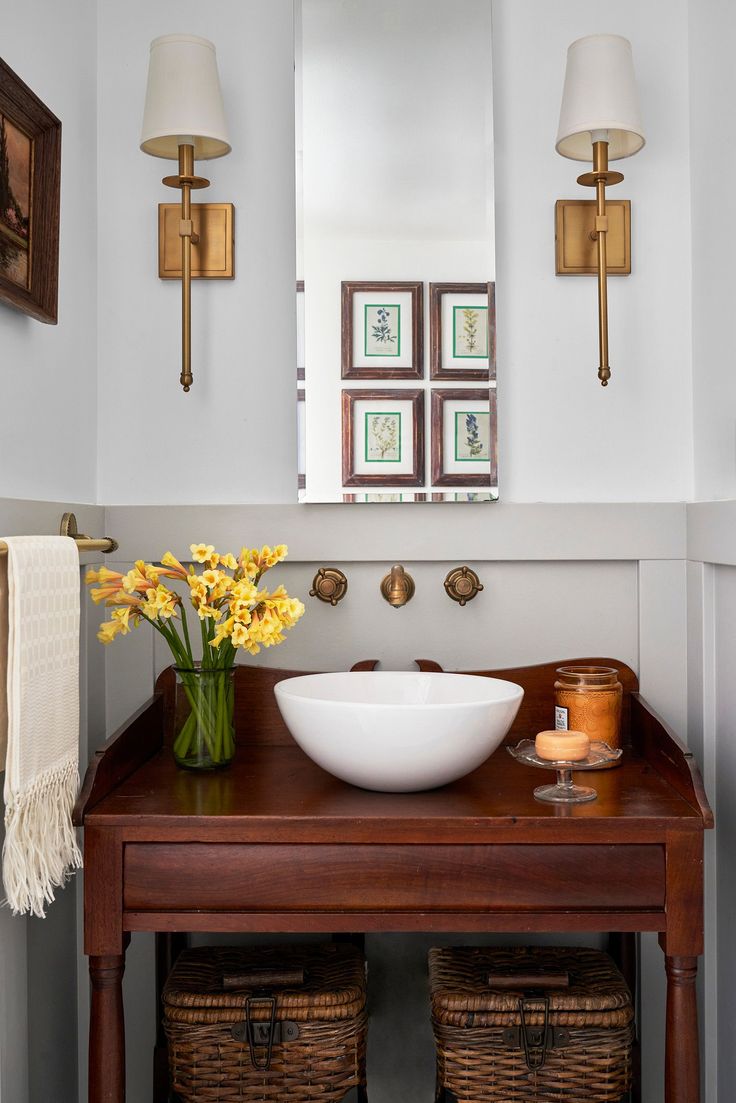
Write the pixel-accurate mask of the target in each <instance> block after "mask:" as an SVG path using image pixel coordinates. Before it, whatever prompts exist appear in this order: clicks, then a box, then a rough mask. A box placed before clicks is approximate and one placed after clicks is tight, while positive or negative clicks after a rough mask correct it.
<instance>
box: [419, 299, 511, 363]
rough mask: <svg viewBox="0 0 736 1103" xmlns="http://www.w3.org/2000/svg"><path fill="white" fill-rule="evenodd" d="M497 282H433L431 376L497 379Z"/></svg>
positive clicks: (430, 309) (430, 305) (430, 326)
mask: <svg viewBox="0 0 736 1103" xmlns="http://www.w3.org/2000/svg"><path fill="white" fill-rule="evenodd" d="M495 288H496V285H495V284H494V283H431V284H430V285H429V337H430V341H429V343H430V362H429V375H430V378H431V379H456V380H459V381H460V380H461V381H466V380H473V379H483V380H486V379H495V378H496V295H495Z"/></svg>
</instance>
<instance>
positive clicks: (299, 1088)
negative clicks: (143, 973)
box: [163, 943, 367, 1103]
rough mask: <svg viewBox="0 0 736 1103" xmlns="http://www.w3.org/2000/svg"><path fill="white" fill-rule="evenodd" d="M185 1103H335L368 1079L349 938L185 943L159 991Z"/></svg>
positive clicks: (359, 988)
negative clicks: (191, 946) (273, 943)
mask: <svg viewBox="0 0 736 1103" xmlns="http://www.w3.org/2000/svg"><path fill="white" fill-rule="evenodd" d="M163 1002H164V1028H165V1030H166V1036H167V1038H168V1043H169V1066H170V1070H171V1083H172V1087H173V1090H174V1091H175V1092H176V1093H177V1095H178V1098H179V1099H180V1100H182V1101H183V1103H190V1100H197V1101H198V1103H200V1101H205V1100H206V1101H207V1103H281V1101H283V1100H287V1099H288V1100H289V1103H313V1101H314V1100H317V1099H319V1100H320V1103H341V1101H342V1100H343V1099H344V1097H345V1096H346V1095H347V1094H348V1092H349V1091H350V1090H351V1089H352V1088H354V1087H356V1086H359V1085H363V1086H364V1085H365V1044H366V1029H367V1020H366V1012H365V964H364V961H363V957H362V955H361V954H360V952H359V951H358V950H357V949H356V948H355V947H354V946H351V945H349V944H347V943H327V944H325V945H316V944H315V945H309V946H277V947H268V948H264V947H256V948H248V949H241V948H230V947H228V948H217V947H207V948H204V949H196V950H187V951H185V952H184V953H183V954H182V955H181V956H180V958H179V959H178V961H177V963H176V965H175V966H174V969H173V970H172V972H171V975H170V976H169V979H168V981H167V982H166V986H165V988H164V994H163Z"/></svg>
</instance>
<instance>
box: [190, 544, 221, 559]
mask: <svg viewBox="0 0 736 1103" xmlns="http://www.w3.org/2000/svg"><path fill="white" fill-rule="evenodd" d="M189 550H190V552H191V553H192V559H193V560H194V562H195V563H208V562H209V560H210V559H211V558H212V556H213V555H214V554H215V545H214V544H190V545H189Z"/></svg>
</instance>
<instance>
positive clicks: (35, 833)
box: [3, 759, 82, 919]
mask: <svg viewBox="0 0 736 1103" xmlns="http://www.w3.org/2000/svg"><path fill="white" fill-rule="evenodd" d="M78 789H79V769H78V766H77V762H76V760H75V759H71V760H70V761H68V762H67V763H66V764H65V765H63V766H60V767H57V768H56V769H53V770H49V771H47V772H46V773H45V774H42V775H41V776H40V777H39V778H37V779H36V781H34V782H33V784H32V786H31V787H30V788H29V789H27V790H25V791H24V792H23V793H19V794H17V795H16V794H14V795H13V796H11V798H10V801H9V802H8V804H7V805H6V808H5V841H4V843H3V883H4V886H5V893H6V897H7V899H6V900H5V901H4V905H3V906H5V905H7V906H9V907H10V908H11V909H12V912H13V915H22V914H25V913H28V912H30V913H31V914H32V915H35V916H38V917H39V918H40V919H45V917H46V911H45V907H46V905H47V904H51V903H52V902H53V900H54V889H55V888H61V887H62V886H63V885H65V884H66V882H67V881H68V880H69V878H70V876H71V870H72V869H81V868H82V854H81V851H80V849H79V846H78V845H77V837H76V833H75V830H74V827H73V825H72V820H71V814H72V809H73V808H74V801H75V800H76V795H77V791H78Z"/></svg>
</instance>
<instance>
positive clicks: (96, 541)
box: [0, 513, 118, 555]
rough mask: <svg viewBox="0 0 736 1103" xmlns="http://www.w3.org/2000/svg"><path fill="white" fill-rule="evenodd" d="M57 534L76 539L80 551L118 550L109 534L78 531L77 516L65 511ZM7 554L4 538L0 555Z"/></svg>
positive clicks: (0, 543) (104, 551) (1, 542)
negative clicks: (97, 534) (89, 534)
mask: <svg viewBox="0 0 736 1103" xmlns="http://www.w3.org/2000/svg"><path fill="white" fill-rule="evenodd" d="M59 535H60V536H71V538H72V540H74V541H76V544H77V547H78V548H79V550H80V552H82V551H86V552H88V551H89V552H91V551H99V552H103V553H104V554H105V555H107V554H108V553H109V552H114V551H117V550H118V542H117V540H113V539H112V537H111V536H100V537H99V538H95V537H93V536H85V535H84V533H82V532H79V530H78V528H77V518H76V517H75V516H74V514H73V513H65V514H64V515H63V517H62V518H61V524H60V525H59ZM7 554H8V545H7V544H6V543H5V541H4V540H0V555H7Z"/></svg>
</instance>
